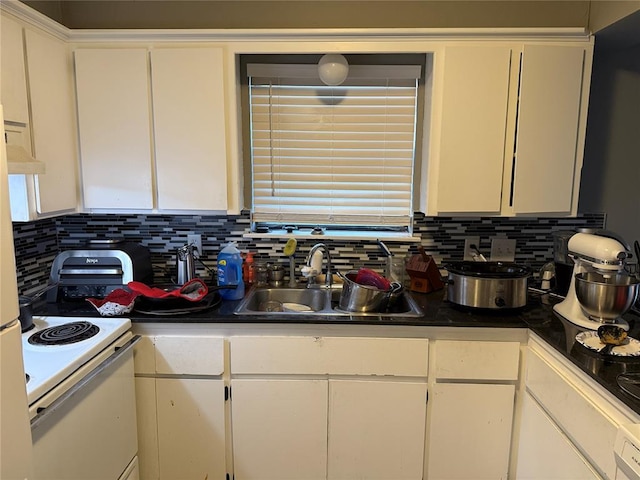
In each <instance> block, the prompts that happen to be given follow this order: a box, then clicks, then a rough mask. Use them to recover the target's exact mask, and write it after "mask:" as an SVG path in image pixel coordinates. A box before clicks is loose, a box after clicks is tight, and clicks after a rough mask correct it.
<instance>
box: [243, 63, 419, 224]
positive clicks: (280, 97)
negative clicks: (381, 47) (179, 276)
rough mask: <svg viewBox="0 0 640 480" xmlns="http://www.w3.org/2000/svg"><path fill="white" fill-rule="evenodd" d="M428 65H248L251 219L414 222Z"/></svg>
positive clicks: (265, 220)
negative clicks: (339, 69) (335, 75)
mask: <svg viewBox="0 0 640 480" xmlns="http://www.w3.org/2000/svg"><path fill="white" fill-rule="evenodd" d="M420 74H421V66H420V65H408V66H407V65H352V66H351V67H350V69H349V77H348V78H347V80H346V81H345V82H344V83H343V84H341V85H339V86H327V85H324V84H323V83H322V82H321V81H320V79H319V77H318V74H317V67H316V65H314V64H309V65H291V64H256V63H252V64H249V65H247V76H248V77H249V104H250V112H251V120H250V124H251V175H252V222H253V223H259V224H260V223H266V224H294V225H309V226H315V225H322V226H326V227H328V228H336V229H347V228H354V227H355V228H356V229H357V228H361V229H362V228H363V227H364V228H367V229H371V228H374V229H396V230H402V231H407V232H411V227H412V221H413V198H412V197H413V173H414V158H415V145H416V120H417V103H418V102H417V98H418V79H419V78H420Z"/></svg>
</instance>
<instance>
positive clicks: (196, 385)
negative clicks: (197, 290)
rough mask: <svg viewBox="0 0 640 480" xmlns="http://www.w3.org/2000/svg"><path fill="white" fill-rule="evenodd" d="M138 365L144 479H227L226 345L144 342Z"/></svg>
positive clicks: (173, 339)
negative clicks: (224, 374) (224, 375)
mask: <svg viewBox="0 0 640 480" xmlns="http://www.w3.org/2000/svg"><path fill="white" fill-rule="evenodd" d="M135 366H136V401H137V417H138V457H139V462H140V477H141V478H143V479H145V480H150V479H160V480H188V479H203V478H209V479H224V478H225V477H226V474H227V465H226V444H227V441H226V433H225V432H226V425H225V421H226V420H225V419H226V412H225V383H224V380H223V378H222V375H223V373H224V340H223V339H222V338H219V337H209V336H198V335H194V336H188V335H181V336H149V337H143V339H142V341H140V342H138V345H136V350H135Z"/></svg>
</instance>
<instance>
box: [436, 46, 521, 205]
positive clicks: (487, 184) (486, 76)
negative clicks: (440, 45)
mask: <svg viewBox="0 0 640 480" xmlns="http://www.w3.org/2000/svg"><path fill="white" fill-rule="evenodd" d="M510 61H511V49H510V48H509V47H501V46H476V47H447V48H446V49H445V52H444V77H443V99H442V118H441V136H440V155H439V161H438V162H437V163H438V172H437V185H436V189H437V199H436V202H437V203H436V205H437V212H492V213H497V212H500V208H501V201H502V183H503V165H504V151H505V150H504V149H505V135H506V117H507V100H508V97H509V76H510ZM431 198H432V197H430V199H431ZM434 213H436V212H434Z"/></svg>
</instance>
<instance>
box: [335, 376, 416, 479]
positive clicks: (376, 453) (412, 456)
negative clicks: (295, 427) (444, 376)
mask: <svg viewBox="0 0 640 480" xmlns="http://www.w3.org/2000/svg"><path fill="white" fill-rule="evenodd" d="M426 394H427V385H426V383H417V382H394V381H388V382H385V381H352V380H330V381H329V461H328V478H329V479H344V480H352V479H354V478H367V479H388V480H401V479H415V480H420V479H422V478H423V475H422V474H423V468H424V440H425V435H424V434H425V416H426Z"/></svg>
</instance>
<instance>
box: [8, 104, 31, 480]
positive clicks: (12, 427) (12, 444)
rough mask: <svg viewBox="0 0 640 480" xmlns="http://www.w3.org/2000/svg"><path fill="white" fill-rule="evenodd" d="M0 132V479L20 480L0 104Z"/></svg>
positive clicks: (25, 424) (23, 403)
mask: <svg viewBox="0 0 640 480" xmlns="http://www.w3.org/2000/svg"><path fill="white" fill-rule="evenodd" d="M0 133H1V137H0V139H1V141H0V479H2V480H22V479H27V478H30V477H31V472H32V453H31V449H32V445H31V428H30V425H29V412H28V403H27V389H26V382H25V372H24V362H23V359H22V340H21V330H20V321H19V320H18V316H19V313H20V309H19V307H18V286H17V282H16V259H15V250H14V244H13V227H12V224H11V213H10V206H9V185H8V173H7V154H6V148H5V141H4V140H5V137H4V116H3V110H2V105H0Z"/></svg>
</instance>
